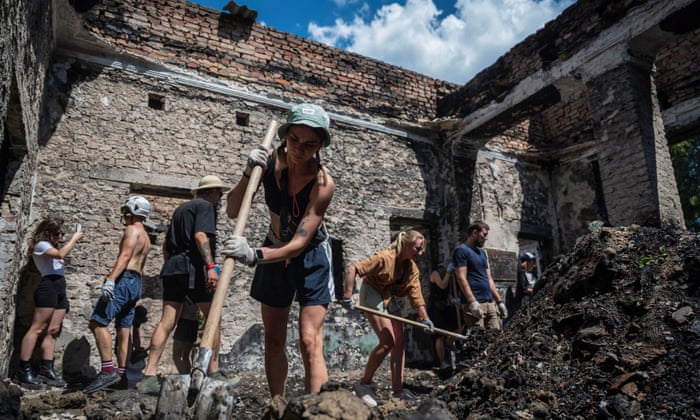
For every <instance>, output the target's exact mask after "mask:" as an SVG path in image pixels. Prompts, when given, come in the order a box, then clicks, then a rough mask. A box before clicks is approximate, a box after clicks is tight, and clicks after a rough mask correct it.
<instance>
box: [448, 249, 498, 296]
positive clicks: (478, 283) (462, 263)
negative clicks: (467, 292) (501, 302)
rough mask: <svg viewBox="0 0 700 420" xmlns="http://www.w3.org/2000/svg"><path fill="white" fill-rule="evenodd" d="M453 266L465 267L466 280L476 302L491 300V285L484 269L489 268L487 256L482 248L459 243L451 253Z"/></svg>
mask: <svg viewBox="0 0 700 420" xmlns="http://www.w3.org/2000/svg"><path fill="white" fill-rule="evenodd" d="M452 260H453V263H454V265H455V267H467V281H468V282H469V287H470V288H471V289H472V293H473V294H474V297H475V298H476V300H477V301H478V302H489V301H491V300H493V294H491V285H490V284H489V276H488V275H487V274H486V270H488V269H489V257H488V255H487V254H486V250H485V249H484V248H479V247H475V248H472V247H470V246H469V245H467V244H465V243H461V244H459V246H458V247H457V248H456V249H455V252H454V254H453V255H452Z"/></svg>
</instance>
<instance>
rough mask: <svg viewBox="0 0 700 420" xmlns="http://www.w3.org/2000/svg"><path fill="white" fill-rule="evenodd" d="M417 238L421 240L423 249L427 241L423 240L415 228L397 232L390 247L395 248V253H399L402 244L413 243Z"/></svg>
mask: <svg viewBox="0 0 700 420" xmlns="http://www.w3.org/2000/svg"><path fill="white" fill-rule="evenodd" d="M418 239H422V240H423V249H425V247H426V245H427V243H428V241H426V240H425V237H424V236H423V234H422V233H420V232H418V231H417V230H407V231H405V232H399V234H398V235H396V240H395V241H394V242H393V243H392V244H391V248H392V249H395V250H396V253H397V254H400V253H401V250H402V249H403V247H404V245H408V244H413V243H415V242H416V240H418Z"/></svg>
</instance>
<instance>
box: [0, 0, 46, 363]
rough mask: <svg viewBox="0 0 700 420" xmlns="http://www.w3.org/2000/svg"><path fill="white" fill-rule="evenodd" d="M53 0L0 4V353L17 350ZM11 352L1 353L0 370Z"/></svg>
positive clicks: (7, 360) (40, 135) (41, 137)
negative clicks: (21, 284)
mask: <svg viewBox="0 0 700 420" xmlns="http://www.w3.org/2000/svg"><path fill="white" fill-rule="evenodd" d="M51 13H52V7H51V2H50V1H48V0H43V1H42V0H40V1H32V2H17V1H12V2H2V4H0V17H1V18H2V21H0V133H2V136H3V137H2V140H0V168H2V169H0V177H1V179H0V354H3V355H8V356H9V355H10V354H12V349H13V346H12V336H13V331H14V329H15V324H14V321H15V312H16V310H17V301H18V299H17V298H16V296H15V294H16V292H17V290H18V284H19V282H20V272H19V267H20V266H21V265H22V264H23V263H24V261H25V254H26V249H27V248H26V243H25V242H24V241H23V238H24V235H25V233H26V231H27V229H28V227H29V225H30V224H31V223H32V220H33V219H31V201H32V198H33V193H34V192H33V190H32V189H33V186H34V183H33V181H34V171H35V169H36V156H37V149H38V147H39V143H40V141H41V140H42V139H43V136H44V134H45V133H43V132H42V131H41V129H42V125H41V120H42V114H41V107H42V98H43V94H44V77H45V72H46V69H47V66H48V63H49V59H50V55H51V53H52V50H53V37H52V22H51ZM9 362H10V359H9V357H0V375H2V374H4V373H5V372H7V369H8V367H9Z"/></svg>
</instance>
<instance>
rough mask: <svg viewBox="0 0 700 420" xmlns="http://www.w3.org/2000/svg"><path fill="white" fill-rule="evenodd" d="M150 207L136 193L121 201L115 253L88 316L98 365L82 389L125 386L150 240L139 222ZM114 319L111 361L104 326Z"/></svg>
mask: <svg viewBox="0 0 700 420" xmlns="http://www.w3.org/2000/svg"><path fill="white" fill-rule="evenodd" d="M150 210H151V205H150V204H149V203H148V201H147V200H146V199H145V198H143V197H139V196H133V197H129V199H128V200H126V201H125V202H124V205H122V208H121V213H122V223H123V224H124V225H125V226H126V228H125V229H124V235H123V236H122V239H121V242H120V243H119V256H117V260H116V262H115V263H114V267H113V268H112V271H111V272H110V273H109V275H108V276H107V277H105V281H104V284H103V286H102V294H101V296H100V299H99V300H98V301H97V304H96V305H95V309H94V310H93V312H92V316H91V317H90V324H89V326H90V330H91V331H92V333H93V334H94V335H95V342H96V343H97V350H98V351H99V352H100V359H101V360H102V368H101V369H100V373H99V374H98V375H97V377H96V378H95V380H94V381H92V383H90V385H88V386H87V387H85V389H84V390H83V392H85V393H86V394H89V393H92V392H95V391H99V390H100V389H103V388H106V387H108V386H110V385H115V384H116V388H120V389H126V388H127V385H128V382H127V378H126V363H127V360H128V356H129V337H130V334H131V325H132V323H133V321H134V313H135V307H136V302H138V300H139V299H140V298H141V272H142V270H143V266H144V264H145V263H146V257H147V256H148V251H149V249H150V248H151V242H150V240H149V238H148V234H147V233H146V230H145V229H144V226H143V221H144V220H146V218H147V217H148V214H149V212H150ZM112 320H115V327H116V328H117V346H118V347H117V363H118V369H115V367H114V362H113V361H112V335H111V334H110V332H109V329H108V328H107V326H108V325H109V323H110V322H112Z"/></svg>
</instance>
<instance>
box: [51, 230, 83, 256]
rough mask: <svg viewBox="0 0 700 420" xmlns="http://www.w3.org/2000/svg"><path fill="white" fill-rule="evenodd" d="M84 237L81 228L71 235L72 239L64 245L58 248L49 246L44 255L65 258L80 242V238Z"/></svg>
mask: <svg viewBox="0 0 700 420" xmlns="http://www.w3.org/2000/svg"><path fill="white" fill-rule="evenodd" d="M82 237H83V231H82V230H79V231H77V232H75V233H74V234H73V236H71V238H70V240H69V241H68V242H66V244H65V245H63V246H62V247H61V248H59V249H56V248H49V249H47V250H46V252H44V255H48V256H49V257H51V258H60V259H64V258H66V256H67V255H68V253H69V252H71V250H72V249H73V248H74V247H75V244H77V243H78V240H79V239H80V238H82Z"/></svg>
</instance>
